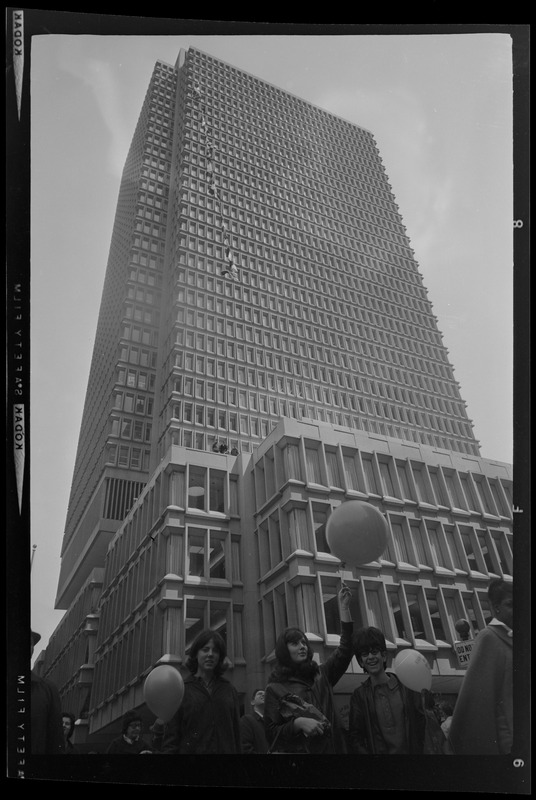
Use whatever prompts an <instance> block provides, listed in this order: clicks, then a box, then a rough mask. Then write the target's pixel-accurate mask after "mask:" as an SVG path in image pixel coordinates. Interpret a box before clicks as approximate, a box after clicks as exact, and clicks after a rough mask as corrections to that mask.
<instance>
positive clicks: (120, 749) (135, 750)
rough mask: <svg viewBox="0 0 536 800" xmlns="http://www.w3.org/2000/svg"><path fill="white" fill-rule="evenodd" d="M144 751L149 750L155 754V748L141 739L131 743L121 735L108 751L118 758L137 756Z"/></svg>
mask: <svg viewBox="0 0 536 800" xmlns="http://www.w3.org/2000/svg"><path fill="white" fill-rule="evenodd" d="M143 750H149V752H151V753H152V752H153V751H154V748H153V746H152V745H150V744H149V743H148V742H146V741H145V739H143V737H140V738H139V739H138V740H137V741H135V742H131V741H129V740H127V739H125V737H124V736H123V734H121V736H118V737H117V739H114V740H113V742H112V743H111V744H110V746H109V748H108V750H107V751H106V752H107V753H109V754H110V755H116V756H137V755H139V754H140V753H141V752H142V751H143Z"/></svg>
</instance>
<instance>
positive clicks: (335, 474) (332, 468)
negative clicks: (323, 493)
mask: <svg viewBox="0 0 536 800" xmlns="http://www.w3.org/2000/svg"><path fill="white" fill-rule="evenodd" d="M325 454H326V467H327V473H328V485H329V486H335V487H339V488H340V487H342V480H341V476H340V470H339V459H338V455H337V450H332V449H331V448H328V447H326V448H325Z"/></svg>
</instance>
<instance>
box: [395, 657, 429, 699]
mask: <svg viewBox="0 0 536 800" xmlns="http://www.w3.org/2000/svg"><path fill="white" fill-rule="evenodd" d="M393 669H394V671H395V673H396V675H397V677H398V679H399V680H400V682H401V683H403V684H404V686H406V687H407V688H408V689H412V690H413V691H414V692H421V691H422V690H423V689H428V690H430V689H431V688H432V670H431V669H430V665H429V663H428V661H427V660H426V658H425V657H424V656H423V654H422V653H418V652H417V650H410V649H409V648H408V649H406V650H401V651H400V653H398V654H397V655H396V656H395V659H394V661H393Z"/></svg>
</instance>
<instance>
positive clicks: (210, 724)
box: [162, 628, 241, 755]
mask: <svg viewBox="0 0 536 800" xmlns="http://www.w3.org/2000/svg"><path fill="white" fill-rule="evenodd" d="M227 665H228V659H227V648H226V645H225V640H224V639H223V637H222V636H220V634H219V633H217V632H216V631H213V630H210V628H207V629H206V630H204V631H201V633H199V634H198V635H197V636H196V638H195V639H194V641H193V643H192V646H191V648H190V653H189V655H188V658H187V660H186V666H187V668H188V669H189V671H190V675H188V676H187V677H186V678H185V679H184V696H183V699H182V703H181V705H180V707H179V709H178V711H177V712H176V713H175V715H174V716H173V718H172V719H171V720H170V722H169V723H168V724H167V725H166V734H165V736H164V743H163V746H162V753H166V754H173V753H181V754H189V755H209V754H230V753H240V752H241V749H240V702H239V698H238V692H237V691H236V689H235V687H234V686H233V685H232V683H231V682H230V681H228V680H227V679H226V678H224V677H223V673H224V672H225V670H226V668H227Z"/></svg>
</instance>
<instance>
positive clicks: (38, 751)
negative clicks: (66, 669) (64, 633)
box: [30, 631, 65, 756]
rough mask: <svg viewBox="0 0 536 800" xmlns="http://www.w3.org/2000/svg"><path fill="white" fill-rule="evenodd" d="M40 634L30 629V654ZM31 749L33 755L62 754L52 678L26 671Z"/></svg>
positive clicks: (57, 697)
mask: <svg viewBox="0 0 536 800" xmlns="http://www.w3.org/2000/svg"><path fill="white" fill-rule="evenodd" d="M40 639H41V636H40V634H39V633H36V632H35V631H31V655H30V658H31V656H33V653H34V649H35V646H36V644H37V643H38V642H39V641H40ZM30 678H31V694H30V720H31V751H32V754H33V755H43V756H50V755H62V754H63V753H64V752H65V746H64V738H63V724H62V718H61V701H60V693H59V692H58V689H57V687H56V685H55V684H54V683H52V681H49V680H47V679H45V678H41V677H40V676H39V675H38V674H37V672H35V670H33V669H32V670H31V672H30Z"/></svg>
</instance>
